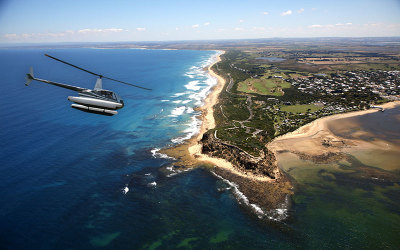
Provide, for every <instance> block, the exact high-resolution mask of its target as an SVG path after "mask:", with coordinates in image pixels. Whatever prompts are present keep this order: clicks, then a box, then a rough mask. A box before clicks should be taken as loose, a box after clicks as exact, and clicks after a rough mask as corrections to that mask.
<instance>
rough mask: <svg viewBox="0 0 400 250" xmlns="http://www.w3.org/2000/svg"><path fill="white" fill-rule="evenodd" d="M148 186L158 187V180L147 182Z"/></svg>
mask: <svg viewBox="0 0 400 250" xmlns="http://www.w3.org/2000/svg"><path fill="white" fill-rule="evenodd" d="M147 186H149V187H156V186H157V182H155V181H153V182H150V183H148V184H147Z"/></svg>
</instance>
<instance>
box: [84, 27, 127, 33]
mask: <svg viewBox="0 0 400 250" xmlns="http://www.w3.org/2000/svg"><path fill="white" fill-rule="evenodd" d="M122 31H125V30H124V29H117V28H110V29H81V30H78V33H80V34H94V33H109V32H122Z"/></svg>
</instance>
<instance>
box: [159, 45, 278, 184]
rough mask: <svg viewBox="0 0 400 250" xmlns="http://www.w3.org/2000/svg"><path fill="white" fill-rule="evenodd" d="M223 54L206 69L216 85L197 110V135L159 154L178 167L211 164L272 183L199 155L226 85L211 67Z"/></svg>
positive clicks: (221, 160)
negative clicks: (200, 122) (165, 156)
mask: <svg viewBox="0 0 400 250" xmlns="http://www.w3.org/2000/svg"><path fill="white" fill-rule="evenodd" d="M224 53H225V51H223V52H222V53H221V54H220V55H218V56H217V60H216V61H215V62H214V63H213V64H211V65H209V66H208V68H207V70H208V72H209V74H210V75H211V76H213V77H215V78H216V79H217V84H216V85H215V86H214V87H213V89H212V90H211V92H210V94H209V95H208V96H207V97H206V99H205V100H204V105H203V106H202V107H200V108H199V110H200V111H201V117H200V119H201V120H202V124H201V127H200V130H199V132H198V134H196V135H195V136H193V137H192V138H191V139H189V140H188V141H187V142H185V143H184V144H181V145H178V146H176V147H173V148H168V149H163V150H161V152H163V153H165V154H167V155H169V156H171V157H174V158H176V159H177V160H178V162H177V163H176V164H178V165H184V166H188V167H195V166H197V165H199V164H204V163H208V164H211V165H212V166H216V167H218V168H221V169H224V170H226V171H229V172H232V173H234V174H236V175H238V176H240V177H244V178H249V179H252V180H254V181H261V182H266V181H268V182H270V181H272V179H271V178H269V177H266V176H258V175H254V174H251V173H243V172H241V171H238V170H237V169H235V168H234V166H233V165H232V164H231V163H230V162H228V161H227V160H224V159H221V158H215V157H210V156H208V155H205V154H202V153H201V149H202V145H201V144H200V140H201V139H202V137H203V134H204V133H205V132H206V131H208V130H210V129H213V128H215V120H214V110H213V107H214V105H215V104H217V103H218V97H219V95H220V93H221V92H222V90H223V88H224V86H225V83H226V82H225V79H224V78H222V77H221V76H219V75H217V74H216V73H215V72H214V71H213V70H212V67H213V66H214V64H216V63H218V62H219V61H221V58H220V56H221V55H223V54H224Z"/></svg>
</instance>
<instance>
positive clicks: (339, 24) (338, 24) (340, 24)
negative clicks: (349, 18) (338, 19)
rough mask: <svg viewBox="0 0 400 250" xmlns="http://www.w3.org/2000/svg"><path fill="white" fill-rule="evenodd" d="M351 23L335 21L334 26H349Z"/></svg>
mask: <svg viewBox="0 0 400 250" xmlns="http://www.w3.org/2000/svg"><path fill="white" fill-rule="evenodd" d="M350 25H353V24H352V23H337V24H335V26H350Z"/></svg>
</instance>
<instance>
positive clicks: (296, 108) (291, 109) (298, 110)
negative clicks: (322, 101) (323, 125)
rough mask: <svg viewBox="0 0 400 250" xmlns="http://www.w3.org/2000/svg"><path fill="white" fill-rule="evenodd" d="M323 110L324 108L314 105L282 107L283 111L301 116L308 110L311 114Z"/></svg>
mask: <svg viewBox="0 0 400 250" xmlns="http://www.w3.org/2000/svg"><path fill="white" fill-rule="evenodd" d="M322 108H323V107H322V106H317V105H314V104H298V105H288V106H282V107H281V111H285V112H292V113H297V114H300V113H306V112H307V111H308V110H309V111H310V112H315V111H317V110H320V109H322Z"/></svg>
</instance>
